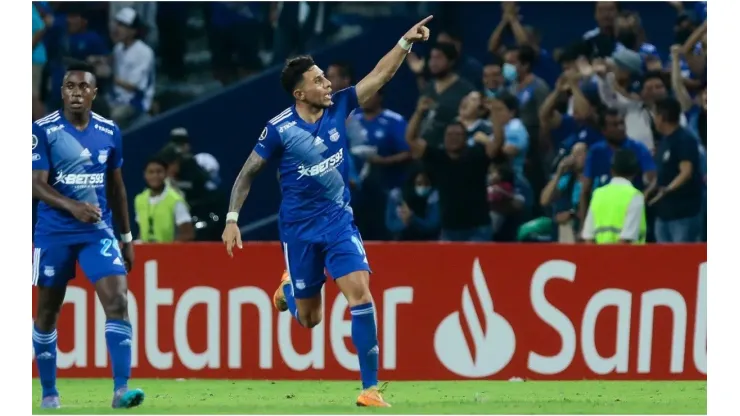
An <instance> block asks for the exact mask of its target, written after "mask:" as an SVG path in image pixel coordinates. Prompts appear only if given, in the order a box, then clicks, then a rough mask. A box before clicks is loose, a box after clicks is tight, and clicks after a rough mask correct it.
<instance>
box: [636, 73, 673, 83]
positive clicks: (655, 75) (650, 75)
mask: <svg viewBox="0 0 740 416" xmlns="http://www.w3.org/2000/svg"><path fill="white" fill-rule="evenodd" d="M651 79H657V80H659V81H660V82H662V83H663V85H666V82H665V75H663V73H662V72H661V71H648V72H646V73H645V75H643V76H642V85H645V83H646V82H648V81H649V80H651ZM666 86H667V85H666Z"/></svg>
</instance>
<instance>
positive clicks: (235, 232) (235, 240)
mask: <svg viewBox="0 0 740 416" xmlns="http://www.w3.org/2000/svg"><path fill="white" fill-rule="evenodd" d="M221 239H222V240H223V241H224V244H225V245H226V252H227V253H229V257H232V258H233V257H234V247H239V249H241V248H242V232H241V230H239V226H238V225H237V224H236V223H235V222H227V223H226V228H224V233H223V235H222V236H221Z"/></svg>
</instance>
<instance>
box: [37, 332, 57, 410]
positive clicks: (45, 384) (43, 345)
mask: <svg viewBox="0 0 740 416" xmlns="http://www.w3.org/2000/svg"><path fill="white" fill-rule="evenodd" d="M31 338H33V351H34V354H36V368H38V370H39V378H40V379H41V391H42V393H41V396H42V397H49V396H58V395H59V392H58V391H57V330H56V329H54V330H53V331H51V332H48V333H45V332H41V331H39V330H38V329H36V325H34V326H33V335H32V336H31Z"/></svg>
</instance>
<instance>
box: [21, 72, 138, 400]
mask: <svg viewBox="0 0 740 416" xmlns="http://www.w3.org/2000/svg"><path fill="white" fill-rule="evenodd" d="M96 85H97V83H96V79H95V75H94V73H93V72H92V70H91V68H90V67H88V66H87V65H84V64H80V65H73V66H70V67H69V69H68V70H67V72H66V74H65V76H64V81H63V84H62V90H61V94H62V101H63V103H64V105H63V109H62V110H57V111H54V112H53V113H51V114H49V115H47V116H46V117H43V118H41V119H39V120H36V121H35V122H33V124H32V148H31V149H32V150H31V157H32V163H33V168H32V170H33V181H32V183H33V199H34V200H38V201H39V207H38V218H37V222H36V229H35V232H34V236H33V243H34V249H33V273H32V283H33V285H34V286H36V288H37V291H38V303H37V304H38V307H37V309H36V316H35V319H34V324H33V348H34V356H35V360H36V366H37V368H38V372H39V378H40V381H41V387H42V398H41V407H42V408H59V407H61V402H60V396H59V391H58V390H57V386H56V367H57V330H56V326H57V320H58V317H59V312H60V310H61V307H62V302H63V301H64V294H65V292H66V290H67V284H68V282H69V281H70V280H71V279H73V278H74V277H75V270H76V264H77V263H79V264H80V267H81V268H82V271H83V272H84V274H85V276H86V277H87V278H88V280H90V281H91V282H92V283H93V285H94V286H95V292H96V293H97V295H98V298H99V299H100V303H101V305H102V306H103V310H104V311H105V316H106V321H105V340H106V343H107V345H108V353H109V357H110V360H111V367H112V369H113V402H112V406H113V408H128V407H134V406H138V405H139V404H141V402H142V401H143V400H144V392H142V391H141V390H139V389H129V388H128V379H129V377H130V375H131V342H132V337H133V331H132V328H131V324H130V322H129V318H128V306H127V293H128V287H127V282H126V274H127V272H128V271H130V270H131V266H132V265H133V261H134V249H133V246H132V240H133V239H132V236H131V228H130V226H129V215H128V202H127V200H126V189H125V187H124V184H123V177H122V174H121V166H122V164H123V157H122V148H121V132H120V130H119V129H118V126H117V125H116V123H114V122H113V121H111V120H108V119H106V118H103V117H101V116H100V115H98V114H95V113H93V112H92V111H91V107H92V102H93V100H94V99H95V96H96V94H97V87H96ZM113 219H115V222H116V224H117V225H118V228H119V231H120V232H121V235H120V237H121V238H120V242H121V243H122V244H121V245H120V247H119V239H118V238H117V237H116V235H115V233H114V228H113Z"/></svg>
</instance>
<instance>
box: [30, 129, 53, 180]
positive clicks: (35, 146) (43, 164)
mask: <svg viewBox="0 0 740 416" xmlns="http://www.w3.org/2000/svg"><path fill="white" fill-rule="evenodd" d="M31 126H32V127H31V161H32V162H31V164H32V166H33V170H49V168H50V163H49V144H48V142H47V139H46V133H45V132H44V129H42V128H41V127H39V126H37V125H36V124H35V123H31Z"/></svg>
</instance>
